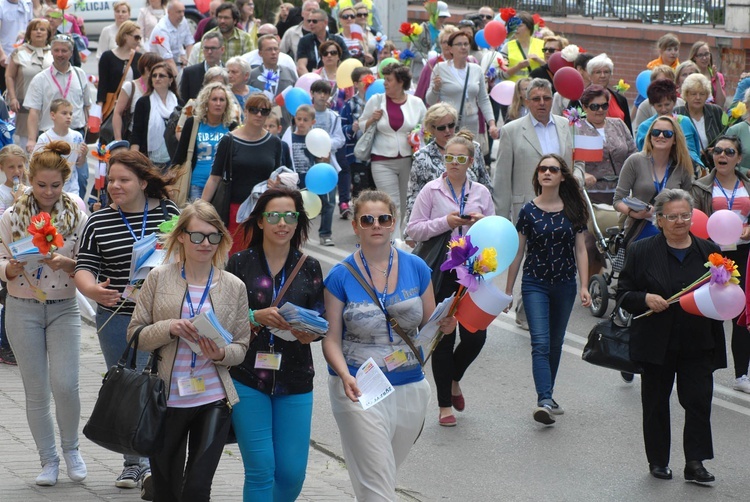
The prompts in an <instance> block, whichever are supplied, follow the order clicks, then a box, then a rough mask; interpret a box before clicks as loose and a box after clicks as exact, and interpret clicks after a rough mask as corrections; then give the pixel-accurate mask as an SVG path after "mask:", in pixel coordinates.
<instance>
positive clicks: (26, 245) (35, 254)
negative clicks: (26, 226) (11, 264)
mask: <svg viewBox="0 0 750 502" xmlns="http://www.w3.org/2000/svg"><path fill="white" fill-rule="evenodd" d="M33 238H34V237H33V236H31V235H29V236H28V237H24V238H23V239H19V240H17V241H15V242H11V243H10V245H9V246H8V247H9V248H10V252H11V253H13V258H15V259H16V260H18V261H21V262H24V265H23V269H24V270H25V271H26V272H28V273H33V272H36V270H37V269H39V268H40V267H42V266H43V265H44V263H43V260H46V259H47V258H49V256H47V255H43V254H42V253H40V252H39V249H38V248H37V247H36V246H35V245H34V244H32V243H31V240H32V239H33Z"/></svg>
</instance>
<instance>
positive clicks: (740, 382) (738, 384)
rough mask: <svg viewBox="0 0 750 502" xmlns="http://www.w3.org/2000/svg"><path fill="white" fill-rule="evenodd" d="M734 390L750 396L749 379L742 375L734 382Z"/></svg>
mask: <svg viewBox="0 0 750 502" xmlns="http://www.w3.org/2000/svg"><path fill="white" fill-rule="evenodd" d="M734 390H739V391H741V392H745V393H747V394H750V378H748V377H747V375H742V376H741V377H739V378H738V379H736V380H735V381H734Z"/></svg>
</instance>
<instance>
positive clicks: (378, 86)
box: [365, 78, 385, 101]
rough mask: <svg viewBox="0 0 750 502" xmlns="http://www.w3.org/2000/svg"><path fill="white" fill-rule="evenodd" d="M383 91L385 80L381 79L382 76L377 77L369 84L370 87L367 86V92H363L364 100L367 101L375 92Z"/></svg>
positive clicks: (381, 92)
mask: <svg viewBox="0 0 750 502" xmlns="http://www.w3.org/2000/svg"><path fill="white" fill-rule="evenodd" d="M384 93H385V80H383V79H382V78H379V79H377V80H376V81H375V82H373V83H372V84H370V87H368V88H367V92H365V101H369V100H370V98H371V97H373V96H374V95H376V94H384Z"/></svg>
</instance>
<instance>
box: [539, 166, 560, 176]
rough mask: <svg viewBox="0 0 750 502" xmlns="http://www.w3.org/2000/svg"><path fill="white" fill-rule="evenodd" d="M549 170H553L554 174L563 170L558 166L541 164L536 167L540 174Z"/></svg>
mask: <svg viewBox="0 0 750 502" xmlns="http://www.w3.org/2000/svg"><path fill="white" fill-rule="evenodd" d="M547 171H549V172H551V173H552V174H557V173H559V172H560V171H561V169H560V168H559V167H557V166H539V167H537V168H536V172H538V173H539V174H544V173H546V172H547Z"/></svg>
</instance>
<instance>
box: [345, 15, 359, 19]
mask: <svg viewBox="0 0 750 502" xmlns="http://www.w3.org/2000/svg"><path fill="white" fill-rule="evenodd" d="M355 17H357V16H355V15H354V14H344V15H343V16H341V19H354V18H355Z"/></svg>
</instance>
